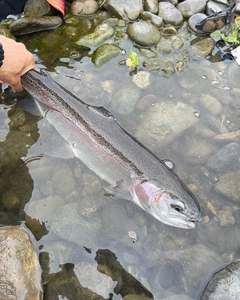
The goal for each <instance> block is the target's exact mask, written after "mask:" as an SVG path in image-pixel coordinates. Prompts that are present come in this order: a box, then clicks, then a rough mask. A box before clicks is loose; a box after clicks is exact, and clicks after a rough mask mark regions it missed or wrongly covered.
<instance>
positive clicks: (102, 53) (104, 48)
mask: <svg viewBox="0 0 240 300" xmlns="http://www.w3.org/2000/svg"><path fill="white" fill-rule="evenodd" d="M120 54H122V49H121V48H120V47H118V46H117V45H114V44H104V45H101V46H100V47H98V48H97V49H96V50H95V51H94V52H93V54H92V62H93V63H94V64H95V65H96V66H102V65H104V64H105V63H107V62H108V61H110V60H111V59H112V58H114V57H116V56H118V55H120Z"/></svg>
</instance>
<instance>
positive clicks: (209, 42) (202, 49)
mask: <svg viewBox="0 0 240 300" xmlns="http://www.w3.org/2000/svg"><path fill="white" fill-rule="evenodd" d="M191 47H192V50H193V53H194V54H195V55H197V56H202V57H205V56H207V55H209V54H211V53H212V51H213V48H214V40H213V39H210V38H206V39H201V40H196V41H195V42H194V41H193V42H192V43H191Z"/></svg>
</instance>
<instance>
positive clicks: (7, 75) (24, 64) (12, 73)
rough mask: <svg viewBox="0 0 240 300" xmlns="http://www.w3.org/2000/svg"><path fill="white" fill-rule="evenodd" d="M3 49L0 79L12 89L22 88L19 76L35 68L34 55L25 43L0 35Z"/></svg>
mask: <svg viewBox="0 0 240 300" xmlns="http://www.w3.org/2000/svg"><path fill="white" fill-rule="evenodd" d="M0 43H1V44H2V47H3V50H4V59H3V64H2V66H1V68H0V81H1V82H5V83H7V84H8V85H10V86H11V87H12V89H13V90H14V91H19V90H21V89H22V83H21V76H22V75H23V74H25V73H26V72H27V71H29V70H31V69H36V67H35V64H34V57H33V55H32V53H31V52H29V51H28V50H27V49H26V47H25V45H24V44H22V43H17V42H15V41H14V40H12V39H9V38H7V37H5V36H3V35H0Z"/></svg>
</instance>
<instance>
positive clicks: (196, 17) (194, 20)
mask: <svg viewBox="0 0 240 300" xmlns="http://www.w3.org/2000/svg"><path fill="white" fill-rule="evenodd" d="M206 18H207V15H205V14H202V13H197V14H194V15H192V16H191V17H190V18H189V19H188V26H189V28H190V30H191V31H193V32H196V33H197V34H202V33H203V32H202V31H201V30H198V29H196V27H195V26H196V25H197V24H198V23H200V22H201V21H202V20H204V19H206Z"/></svg>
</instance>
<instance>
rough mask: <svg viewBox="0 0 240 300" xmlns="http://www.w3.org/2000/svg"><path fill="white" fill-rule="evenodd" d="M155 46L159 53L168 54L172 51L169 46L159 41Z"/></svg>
mask: <svg viewBox="0 0 240 300" xmlns="http://www.w3.org/2000/svg"><path fill="white" fill-rule="evenodd" d="M155 48H156V50H157V51H158V52H160V53H161V54H170V53H171V52H172V49H171V48H170V47H168V46H165V45H162V44H161V43H158V44H157V45H156V47H155Z"/></svg>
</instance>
